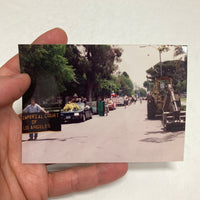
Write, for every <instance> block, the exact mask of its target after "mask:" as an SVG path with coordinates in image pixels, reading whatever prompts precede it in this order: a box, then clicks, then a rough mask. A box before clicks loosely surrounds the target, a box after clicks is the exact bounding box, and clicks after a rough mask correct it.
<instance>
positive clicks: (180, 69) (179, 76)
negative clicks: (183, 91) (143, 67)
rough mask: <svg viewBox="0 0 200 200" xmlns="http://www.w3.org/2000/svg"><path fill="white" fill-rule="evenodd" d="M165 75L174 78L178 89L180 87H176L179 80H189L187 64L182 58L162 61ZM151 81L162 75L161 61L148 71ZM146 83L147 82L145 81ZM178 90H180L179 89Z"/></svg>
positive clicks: (174, 83)
mask: <svg viewBox="0 0 200 200" xmlns="http://www.w3.org/2000/svg"><path fill="white" fill-rule="evenodd" d="M162 67H163V76H169V77H171V78H172V80H173V85H174V87H175V88H176V89H177V90H178V88H179V89H180V87H178V88H177V87H176V85H177V84H178V82H180V81H181V82H182V81H185V80H187V64H186V62H185V61H182V60H171V61H165V62H162ZM146 72H147V74H148V75H149V76H148V78H149V79H150V81H152V82H154V81H155V79H156V78H158V77H160V63H157V64H156V65H154V66H153V67H151V68H149V69H148V70H147V71H146ZM145 84H146V83H145ZM179 85H180V84H179ZM177 92H180V91H179V90H178V91H177Z"/></svg>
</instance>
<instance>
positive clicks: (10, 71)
mask: <svg viewBox="0 0 200 200" xmlns="http://www.w3.org/2000/svg"><path fill="white" fill-rule="evenodd" d="M66 43H67V34H66V33H65V31H63V30H62V29H60V28H54V29H52V30H49V31H47V32H46V33H43V34H42V35H41V36H39V37H38V38H37V39H36V40H35V41H34V42H33V44H66ZM0 70H1V75H14V74H18V73H20V67H19V54H17V55H15V56H14V57H12V58H11V59H10V60H9V61H8V62H7V63H5V64H4V65H3V66H2V68H1V69H0Z"/></svg>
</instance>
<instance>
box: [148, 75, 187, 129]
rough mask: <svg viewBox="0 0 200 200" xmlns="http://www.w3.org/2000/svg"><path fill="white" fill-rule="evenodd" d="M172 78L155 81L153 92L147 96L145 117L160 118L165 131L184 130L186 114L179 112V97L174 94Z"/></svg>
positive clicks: (165, 77)
mask: <svg viewBox="0 0 200 200" xmlns="http://www.w3.org/2000/svg"><path fill="white" fill-rule="evenodd" d="M172 81H173V80H172V78H171V77H168V76H161V77H158V78H156V79H155V82H154V88H153V91H151V92H149V93H148V95H147V117H148V119H155V117H156V116H162V123H163V126H164V128H165V130H177V129H185V119H186V112H185V111H183V110H181V101H180V95H179V94H177V93H175V91H174V88H173V83H172Z"/></svg>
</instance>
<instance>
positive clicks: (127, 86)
mask: <svg viewBox="0 0 200 200" xmlns="http://www.w3.org/2000/svg"><path fill="white" fill-rule="evenodd" d="M124 74H127V73H126V72H124V73H122V75H120V76H119V80H120V85H121V88H120V89H121V90H122V93H123V94H124V95H127V96H132V94H133V88H134V87H133V83H132V81H131V79H130V78H129V76H128V74H127V76H125V75H124Z"/></svg>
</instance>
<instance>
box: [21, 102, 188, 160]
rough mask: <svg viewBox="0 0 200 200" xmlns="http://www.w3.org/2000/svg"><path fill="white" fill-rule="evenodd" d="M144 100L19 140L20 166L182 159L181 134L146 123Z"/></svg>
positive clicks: (182, 136)
mask: <svg viewBox="0 0 200 200" xmlns="http://www.w3.org/2000/svg"><path fill="white" fill-rule="evenodd" d="M146 107H147V106H146V101H143V102H142V104H140V103H139V102H137V103H136V104H132V105H131V106H128V107H127V108H126V109H125V108H124V107H118V108H117V109H116V110H114V111H110V112H109V114H108V116H104V117H100V116H98V115H94V116H93V119H91V120H87V121H85V122H82V123H72V124H65V125H62V132H43V133H39V136H38V139H37V140H36V141H27V140H28V135H27V134H24V135H23V137H22V160H23V162H24V163H85V162H90V163H91V162H157V161H159V162H160V161H180V160H183V152H184V131H178V132H165V131H164V130H163V127H162V123H161V120H159V119H157V120H148V119H147V117H146Z"/></svg>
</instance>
